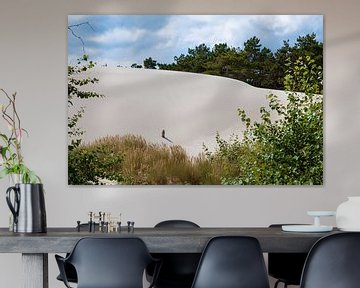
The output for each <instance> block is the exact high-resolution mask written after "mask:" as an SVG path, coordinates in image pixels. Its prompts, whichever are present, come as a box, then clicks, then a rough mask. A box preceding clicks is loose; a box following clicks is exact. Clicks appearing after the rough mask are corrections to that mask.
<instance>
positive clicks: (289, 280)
mask: <svg viewBox="0 0 360 288" xmlns="http://www.w3.org/2000/svg"><path fill="white" fill-rule="evenodd" d="M282 225H290V224H271V225H270V226H269V228H281V226H282ZM292 225H293V224H292ZM296 225H298V224H296ZM306 257H307V253H268V272H269V275H270V276H272V277H274V278H276V279H279V280H281V281H282V282H284V283H286V284H288V285H300V279H301V273H302V270H303V268H304V263H305V260H306Z"/></svg>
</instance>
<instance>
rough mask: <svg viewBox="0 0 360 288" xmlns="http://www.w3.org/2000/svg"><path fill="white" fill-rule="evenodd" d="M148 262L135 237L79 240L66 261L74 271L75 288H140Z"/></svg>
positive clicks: (146, 250) (141, 244)
mask: <svg viewBox="0 0 360 288" xmlns="http://www.w3.org/2000/svg"><path fill="white" fill-rule="evenodd" d="M152 260H153V259H152V257H151V256H150V254H149V251H148V249H147V247H146V245H145V243H144V242H143V241H142V240H141V239H139V238H82V239H80V240H79V241H78V242H77V244H76V245H75V247H74V249H73V251H72V252H71V254H70V255H69V257H68V259H67V261H68V262H69V263H71V264H72V265H73V266H74V267H75V269H76V272H77V277H78V286H77V287H78V288H82V287H86V288H89V287H94V288H95V287H101V288H122V287H123V288H142V287H143V282H142V281H143V273H144V270H145V268H146V267H147V266H148V265H149V264H150V263H151V262H152Z"/></svg>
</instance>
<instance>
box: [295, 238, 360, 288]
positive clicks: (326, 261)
mask: <svg viewBox="0 0 360 288" xmlns="http://www.w3.org/2000/svg"><path fill="white" fill-rule="evenodd" d="M359 268H360V233H359V232H348V233H338V234H332V235H329V236H325V237H323V238H321V239H320V240H318V241H317V242H316V243H315V244H314V246H313V247H312V248H311V250H310V252H309V256H308V258H307V259H306V262H305V267H304V271H303V275H302V278H301V285H300V287H302V288H343V287H344V288H358V287H360V270H359Z"/></svg>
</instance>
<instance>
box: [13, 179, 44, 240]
mask: <svg viewBox="0 0 360 288" xmlns="http://www.w3.org/2000/svg"><path fill="white" fill-rule="evenodd" d="M12 194H13V196H12ZM12 199H13V201H12ZM6 202H7V204H8V206H9V208H10V211H11V213H12V214H13V216H14V222H13V231H14V232H20V233H45V232H46V231H47V226H46V210H45V198H44V189H43V185H42V184H15V186H12V187H9V188H8V189H7V190H6Z"/></svg>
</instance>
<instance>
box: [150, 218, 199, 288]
mask: <svg viewBox="0 0 360 288" xmlns="http://www.w3.org/2000/svg"><path fill="white" fill-rule="evenodd" d="M155 228H159V229H161V228H171V229H176V228H200V226H199V225H197V224H196V223H194V222H191V221H188V220H165V221H162V222H159V223H157V224H156V225H155ZM200 256H201V254H200V253H158V254H155V257H156V258H159V259H161V260H162V267H161V270H160V273H159V275H158V278H157V283H156V287H160V288H161V287H190V286H191V284H192V282H193V279H194V276H195V272H196V269H197V266H198V264H199V260H200ZM148 274H149V275H152V271H151V270H150V269H149V270H148Z"/></svg>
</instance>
